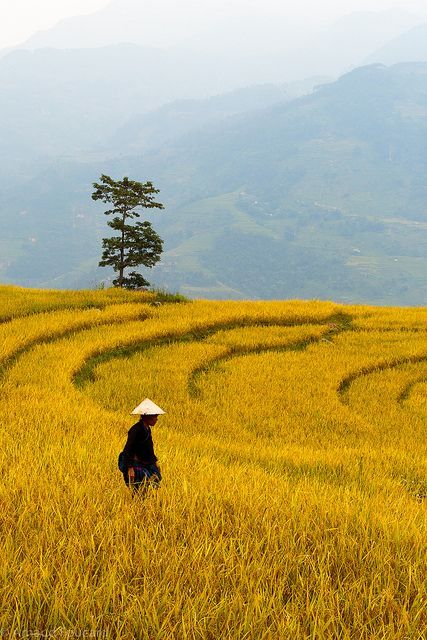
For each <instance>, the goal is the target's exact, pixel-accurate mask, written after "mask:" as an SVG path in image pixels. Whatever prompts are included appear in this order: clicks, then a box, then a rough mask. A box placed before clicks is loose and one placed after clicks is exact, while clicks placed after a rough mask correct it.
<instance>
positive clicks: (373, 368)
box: [337, 354, 427, 404]
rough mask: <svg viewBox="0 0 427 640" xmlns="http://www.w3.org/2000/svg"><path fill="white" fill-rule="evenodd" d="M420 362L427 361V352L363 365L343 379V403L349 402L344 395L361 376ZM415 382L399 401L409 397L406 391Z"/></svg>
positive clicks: (341, 391)
mask: <svg viewBox="0 0 427 640" xmlns="http://www.w3.org/2000/svg"><path fill="white" fill-rule="evenodd" d="M420 362H427V354H422V355H417V356H406V357H401V358H395V359H394V360H389V361H388V362H379V363H376V364H374V365H370V366H367V367H363V368H362V369H359V370H358V371H355V372H353V373H351V374H349V375H348V376H346V378H344V379H343V380H341V382H340V384H339V385H338V388H337V392H338V396H339V397H340V399H341V402H342V403H343V404H348V402H346V401H345V399H344V397H343V396H344V394H345V393H347V392H348V390H349V389H350V387H351V385H352V384H353V382H355V381H356V380H358V379H359V378H363V377H364V376H369V375H372V374H374V373H378V372H380V371H386V370H387V369H395V368H396V367H400V366H402V365H405V364H418V363H420ZM414 384H417V383H416V382H415V383H411V384H410V385H407V387H405V390H404V392H403V393H401V394H400V395H399V397H398V402H403V401H404V400H405V399H406V398H407V397H408V396H407V395H405V396H404V394H405V393H406V390H407V389H408V387H409V388H411V387H412V386H413V385H414ZM409 393H410V390H409ZM408 395H409V394H408Z"/></svg>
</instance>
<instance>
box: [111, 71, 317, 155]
mask: <svg viewBox="0 0 427 640" xmlns="http://www.w3.org/2000/svg"><path fill="white" fill-rule="evenodd" d="M320 80H321V79H320V78H318V79H314V78H313V79H312V80H311V81H310V82H307V85H306V91H305V93H309V92H310V91H309V89H311V90H312V89H313V86H314V85H315V84H319V83H320ZM298 89H299V91H301V89H300V88H299V87H298V88H297V87H293V85H282V86H278V85H274V84H265V85H255V86H254V87H247V88H245V89H236V90H235V91H232V92H230V93H226V94H221V95H218V96H213V97H211V98H206V99H205V100H179V101H174V102H171V103H168V104H166V105H164V106H163V107H160V108H159V109H156V110H153V111H150V112H149V113H147V114H143V115H137V116H133V117H132V118H130V119H129V120H128V121H127V122H126V123H125V124H124V125H123V126H122V127H120V128H119V129H118V130H117V131H116V132H115V133H114V135H113V136H112V138H111V139H110V141H109V142H108V143H107V145H105V148H106V149H108V151H109V153H111V152H112V151H113V150H115V151H116V152H119V153H137V152H142V151H143V150H145V149H149V148H156V147H159V146H163V145H165V144H167V143H171V142H173V141H174V140H176V139H179V138H181V137H182V136H184V135H185V134H187V133H189V132H190V131H193V130H198V129H203V128H204V127H206V126H208V125H210V124H213V123H215V122H220V121H223V120H224V119H226V118H230V117H231V116H236V115H240V114H242V113H244V112H247V111H253V110H256V109H263V108H266V107H268V106H270V105H273V104H274V103H277V102H284V101H289V100H291V99H292V98H295V97H297V95H298V93H296V91H297V90H298Z"/></svg>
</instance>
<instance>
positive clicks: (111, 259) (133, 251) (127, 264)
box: [92, 174, 164, 289]
mask: <svg viewBox="0 0 427 640" xmlns="http://www.w3.org/2000/svg"><path fill="white" fill-rule="evenodd" d="M93 186H94V189H95V190H94V192H93V193H92V199H93V200H101V201H102V202H104V203H105V204H110V205H112V206H111V208H110V209H108V210H107V211H104V213H105V215H107V216H109V215H114V218H113V219H112V220H110V221H109V222H108V225H109V226H110V227H111V228H112V229H113V230H114V231H116V232H117V235H114V236H112V237H111V238H104V239H103V240H102V246H103V253H102V259H101V260H100V262H99V266H101V267H112V268H113V269H114V271H115V272H117V273H118V277H117V278H116V279H115V280H113V285H114V286H116V287H125V288H127V289H136V288H139V287H147V286H149V284H150V283H149V282H148V281H147V280H146V279H145V278H144V277H143V276H142V275H141V274H140V273H138V272H137V271H131V272H128V273H125V272H126V270H127V269H129V268H131V267H138V266H140V265H143V266H144V267H148V268H151V267H153V266H154V265H155V264H156V263H157V262H158V261H159V260H160V255H161V253H162V251H163V240H162V239H161V238H160V236H159V235H158V234H157V233H156V232H155V231H154V229H153V228H152V226H151V223H150V222H148V221H146V220H145V221H143V222H135V223H133V224H130V223H129V221H130V220H131V219H133V218H139V217H140V212H139V211H138V209H141V208H142V209H154V208H155V209H164V206H163V204H161V203H160V202H157V201H156V200H155V196H156V194H157V193H159V190H158V189H155V188H154V186H153V183H152V182H144V183H143V182H137V181H135V180H130V179H129V178H128V177H124V178H123V179H122V180H113V179H112V178H111V177H110V176H107V175H104V174H103V175H101V178H100V183H97V182H94V183H93Z"/></svg>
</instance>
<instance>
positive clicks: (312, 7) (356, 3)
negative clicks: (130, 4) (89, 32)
mask: <svg viewBox="0 0 427 640" xmlns="http://www.w3.org/2000/svg"><path fill="white" fill-rule="evenodd" d="M116 1H119V2H120V0H116ZM128 1H129V0H128ZM135 1H138V2H139V4H140V5H143V3H144V0H135ZM163 1H167V4H168V13H169V12H171V11H172V15H173V11H174V9H173V7H177V8H178V9H179V10H180V9H182V6H183V4H184V5H186V6H188V5H191V4H192V3H193V4H197V6H198V9H199V11H200V6H203V5H206V12H207V13H211V12H214V13H216V14H218V12H219V11H220V12H221V13H222V15H227V14H228V13H229V14H234V15H236V14H238V13H244V12H247V11H249V10H250V11H251V12H254V11H255V12H259V13H261V14H262V13H265V12H268V13H272V12H277V13H280V14H281V15H283V14H289V15H303V16H304V15H305V16H307V17H310V18H313V16H314V17H316V19H318V20H319V22H320V23H324V22H325V21H328V20H330V19H333V18H334V17H339V16H342V15H344V14H346V13H351V12H352V11H358V10H381V9H391V8H402V9H405V10H406V11H413V12H415V13H421V14H424V15H426V14H427V6H426V1H425V0H322V2H319V0H298V2H295V1H294V0H292V1H289V0H184V2H182V0H181V1H177V0H174V2H173V3H171V1H170V0H158V2H159V4H160V5H161V4H162V2H163ZM107 4H109V0H0V48H1V47H6V46H11V45H15V44H19V43H20V42H22V41H23V40H25V39H26V38H27V37H29V36H30V35H31V34H32V33H34V32H35V31H38V30H39V29H46V28H48V27H50V26H52V25H53V24H55V22H57V21H58V20H60V19H62V18H65V17H67V16H73V15H77V14H83V13H91V12H92V11H95V10H97V9H99V8H101V7H104V6H106V5H107ZM178 9H177V10H178Z"/></svg>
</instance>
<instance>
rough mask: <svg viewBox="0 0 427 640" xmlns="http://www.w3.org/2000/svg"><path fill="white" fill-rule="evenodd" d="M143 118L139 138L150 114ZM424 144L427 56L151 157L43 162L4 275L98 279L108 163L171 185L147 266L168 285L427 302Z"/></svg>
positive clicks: (45, 281)
mask: <svg viewBox="0 0 427 640" xmlns="http://www.w3.org/2000/svg"><path fill="white" fill-rule="evenodd" d="M164 115H165V117H166V118H167V117H168V112H167V110H166V111H165V114H164ZM134 125H135V128H134V131H133V135H134V136H135V137H138V135H140V136H142V138H143V131H144V127H145V126H146V123H144V122H142V123H140V122H137V121H136V122H134ZM140 127H142V133H141V131H140V130H139V128H140ZM131 137H132V136H131ZM426 146H427V64H423V63H418V64H403V65H397V66H394V67H390V68H387V67H384V66H381V65H373V66H368V67H364V68H360V69H357V70H355V71H353V72H351V73H349V74H346V75H345V76H343V77H342V78H340V79H339V80H338V81H337V82H335V83H331V84H329V85H325V86H322V87H320V88H318V89H317V90H316V91H315V92H314V93H313V94H312V95H309V96H305V97H302V98H299V99H296V100H293V101H291V102H281V103H278V104H276V105H273V106H270V107H267V108H264V109H257V110H256V111H254V112H251V113H246V114H243V115H237V116H236V115H234V116H232V117H230V118H224V119H222V120H218V121H216V122H214V123H210V124H208V125H206V126H204V127H202V128H201V129H197V130H193V131H191V132H190V133H188V134H186V135H184V136H183V137H181V138H175V139H174V140H172V141H169V142H167V141H165V142H164V144H159V147H158V149H157V150H156V149H155V148H154V147H152V148H151V149H150V153H141V155H137V154H134V155H131V156H126V155H123V154H120V153H119V152H117V157H116V158H113V159H110V160H108V161H105V162H100V161H98V162H96V163H95V162H92V163H83V162H76V161H71V160H69V161H61V162H57V163H56V164H55V165H53V166H51V167H50V168H48V169H45V170H43V171H41V172H40V173H39V174H38V175H36V176H35V177H34V178H33V179H32V180H31V181H28V182H27V183H25V184H22V185H21V188H20V190H19V193H17V192H16V191H9V193H5V194H3V198H2V202H1V203H0V220H1V222H2V228H3V229H6V230H7V231H6V232H5V234H4V236H3V239H2V241H1V242H0V249H2V251H4V250H5V249H4V248H5V247H6V245H7V251H8V252H9V253H8V254H7V255H3V257H2V261H1V264H0V274H1V277H2V280H9V281H14V282H19V283H21V284H27V285H28V284H31V285H39V286H40V285H42V286H77V285H80V286H81V285H83V284H88V283H91V282H92V283H94V282H95V281H97V280H98V281H99V280H100V278H102V277H103V276H104V274H105V271H101V270H97V269H96V264H97V261H98V260H99V255H100V238H101V237H103V235H105V234H106V233H108V228H107V226H106V221H105V218H104V217H103V215H102V213H101V212H100V210H99V207H96V206H95V205H94V203H92V202H91V200H90V193H91V183H92V181H94V180H96V179H97V178H98V177H99V175H100V174H101V173H108V174H110V175H112V176H113V177H117V178H118V177H121V176H123V175H129V176H131V177H132V178H133V179H141V180H144V179H150V180H153V181H154V183H155V185H156V186H157V187H158V188H160V190H161V194H160V195H161V201H162V202H163V203H164V204H165V205H166V210H165V211H164V212H162V213H161V214H153V216H152V218H151V219H152V221H153V223H154V225H155V228H156V229H157V230H158V231H159V233H160V235H161V236H162V237H164V239H165V254H164V256H163V259H162V264H161V265H160V266H159V267H156V268H155V269H154V270H153V272H152V273H149V274H147V275H148V277H149V280H150V281H152V282H155V283H156V284H160V285H164V286H168V287H170V288H175V289H180V290H181V291H183V292H184V293H187V294H190V295H195V296H207V297H243V298H245V297H248V298H254V297H260V298H265V297H271V298H276V297H277V298H282V297H314V298H333V299H337V300H344V301H345V300H347V301H348V300H353V301H365V302H372V303H379V304H381V303H387V304H418V305H419V304H425V303H426V299H427V278H426V276H427V220H426V211H427V156H426V154H425V149H426Z"/></svg>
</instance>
